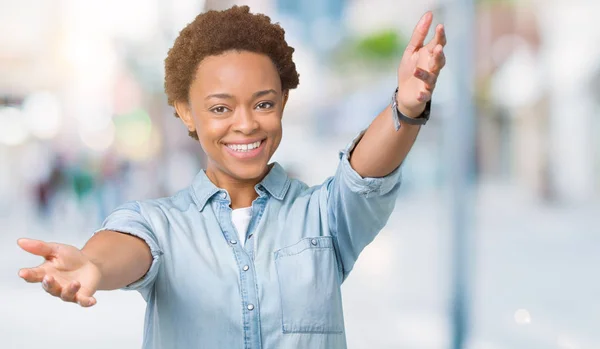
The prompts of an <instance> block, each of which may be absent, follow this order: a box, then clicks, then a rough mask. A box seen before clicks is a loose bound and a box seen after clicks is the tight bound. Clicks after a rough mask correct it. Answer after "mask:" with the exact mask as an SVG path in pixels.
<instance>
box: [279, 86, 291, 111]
mask: <svg viewBox="0 0 600 349" xmlns="http://www.w3.org/2000/svg"><path fill="white" fill-rule="evenodd" d="M289 96H290V91H289V90H284V91H283V106H282V108H281V109H282V110H283V109H285V105H286V104H287V101H288V97H289Z"/></svg>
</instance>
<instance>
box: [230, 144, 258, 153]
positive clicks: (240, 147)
mask: <svg viewBox="0 0 600 349" xmlns="http://www.w3.org/2000/svg"><path fill="white" fill-rule="evenodd" d="M263 142H264V141H256V142H254V143H248V144H225V145H226V146H227V148H229V149H231V150H233V151H235V152H240V153H245V152H249V151H252V150H254V149H257V148H258V147H260V145H261V144H262V143H263Z"/></svg>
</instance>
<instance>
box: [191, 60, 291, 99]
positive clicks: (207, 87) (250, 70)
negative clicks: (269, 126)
mask: <svg viewBox="0 0 600 349" xmlns="http://www.w3.org/2000/svg"><path fill="white" fill-rule="evenodd" d="M265 88H270V89H271V88H272V89H275V90H276V91H279V90H280V89H281V79H280V77H279V73H278V72H277V68H276V67H275V64H273V61H272V60H271V59H270V58H269V57H268V56H267V55H264V54H260V53H254V52H248V51H227V52H225V53H223V54H220V55H217V56H209V57H206V58H205V59H203V60H202V62H200V64H199V65H198V68H197V69H196V76H195V78H194V81H193V83H192V86H191V92H192V93H193V94H196V93H213V92H215V91H218V92H231V93H235V92H238V93H244V92H249V93H254V92H256V91H257V90H260V89H265Z"/></svg>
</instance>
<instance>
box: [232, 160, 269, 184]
mask: <svg viewBox="0 0 600 349" xmlns="http://www.w3.org/2000/svg"><path fill="white" fill-rule="evenodd" d="M231 165H232V166H228V167H229V168H228V169H227V170H228V171H227V172H229V173H230V175H231V176H232V177H233V178H235V179H237V180H240V181H253V180H258V179H262V177H263V176H264V175H265V174H266V173H267V171H268V164H267V162H263V161H260V162H257V163H253V164H248V163H246V164H244V163H234V164H231Z"/></svg>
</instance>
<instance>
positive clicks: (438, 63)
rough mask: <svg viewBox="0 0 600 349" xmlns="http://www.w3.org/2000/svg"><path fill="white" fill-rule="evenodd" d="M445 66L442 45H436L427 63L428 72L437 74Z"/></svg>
mask: <svg viewBox="0 0 600 349" xmlns="http://www.w3.org/2000/svg"><path fill="white" fill-rule="evenodd" d="M445 65H446V55H445V54H444V48H443V46H442V45H437V46H436V47H435V48H434V50H433V59H431V60H430V61H429V71H431V72H432V73H434V74H438V73H439V72H440V70H441V69H442V68H443V67H444V66H445Z"/></svg>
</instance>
